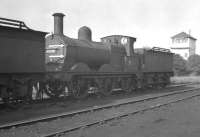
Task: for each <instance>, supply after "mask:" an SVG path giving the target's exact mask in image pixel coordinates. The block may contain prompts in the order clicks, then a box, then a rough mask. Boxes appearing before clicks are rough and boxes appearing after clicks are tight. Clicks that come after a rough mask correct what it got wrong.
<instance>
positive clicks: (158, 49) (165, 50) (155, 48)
mask: <svg viewBox="0 0 200 137" xmlns="http://www.w3.org/2000/svg"><path fill="white" fill-rule="evenodd" d="M152 50H153V51H160V52H167V53H170V50H169V49H165V48H160V47H153V48H152Z"/></svg>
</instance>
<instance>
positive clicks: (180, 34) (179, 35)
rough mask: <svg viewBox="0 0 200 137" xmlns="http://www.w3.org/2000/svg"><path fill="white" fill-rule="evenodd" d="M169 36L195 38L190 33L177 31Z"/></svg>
mask: <svg viewBox="0 0 200 137" xmlns="http://www.w3.org/2000/svg"><path fill="white" fill-rule="evenodd" d="M171 38H172V39H174V38H191V39H193V40H197V39H196V38H194V37H192V36H191V35H190V34H187V33H185V32H181V33H178V34H176V35H174V36H173V37H171Z"/></svg>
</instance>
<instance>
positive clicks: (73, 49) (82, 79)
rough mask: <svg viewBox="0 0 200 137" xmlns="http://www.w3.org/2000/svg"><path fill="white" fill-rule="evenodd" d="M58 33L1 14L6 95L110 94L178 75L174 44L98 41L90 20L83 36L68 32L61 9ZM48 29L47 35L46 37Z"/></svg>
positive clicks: (114, 38) (0, 93)
mask: <svg viewBox="0 0 200 137" xmlns="http://www.w3.org/2000/svg"><path fill="white" fill-rule="evenodd" d="M53 16H54V34H48V35H46V34H47V33H46V32H41V31H35V30H32V29H30V28H28V27H27V26H26V25H25V24H24V23H23V22H21V21H16V20H11V19H5V18H0V20H1V24H2V26H0V48H1V50H0V63H1V64H3V65H2V66H1V67H0V97H1V98H2V100H3V101H4V102H9V101H10V100H19V99H20V100H31V99H32V94H33V90H34V91H36V93H37V94H38V95H39V94H40V93H46V94H47V95H48V96H49V97H52V98H55V97H60V96H61V95H66V94H67V95H68V96H73V97H75V98H84V97H86V96H87V95H88V94H102V95H105V96H107V95H110V94H111V93H112V92H114V91H115V90H122V91H124V92H133V91H134V90H135V89H137V88H146V87H157V86H162V87H164V86H166V85H167V84H169V83H170V77H171V76H173V71H172V63H173V54H172V53H171V52H170V51H169V50H168V49H163V48H158V47H154V48H152V49H134V42H135V41H136V38H134V37H130V36H123V35H111V36H106V37H103V38H101V42H95V41H92V31H91V29H90V28H88V27H86V26H84V27H81V28H80V29H79V31H78V39H73V38H70V37H67V36H65V35H64V34H63V17H64V16H65V15H64V14H62V13H55V14H53ZM45 35H46V37H45Z"/></svg>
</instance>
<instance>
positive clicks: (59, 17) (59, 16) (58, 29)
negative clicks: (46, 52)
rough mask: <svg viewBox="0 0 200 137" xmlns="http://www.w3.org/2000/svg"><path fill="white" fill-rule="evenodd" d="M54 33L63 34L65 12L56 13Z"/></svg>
mask: <svg viewBox="0 0 200 137" xmlns="http://www.w3.org/2000/svg"><path fill="white" fill-rule="evenodd" d="M53 16H54V34H58V35H63V17H64V16H65V14H63V13H54V14H53Z"/></svg>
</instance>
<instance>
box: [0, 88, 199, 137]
mask: <svg viewBox="0 0 200 137" xmlns="http://www.w3.org/2000/svg"><path fill="white" fill-rule="evenodd" d="M198 93H199V91H195V92H193V93H192V95H194V94H198ZM188 95H189V96H191V93H184V95H175V96H173V97H164V98H161V99H160V98H159V99H157V100H153V101H148V102H142V103H136V104H134V105H130V104H129V105H126V106H122V107H119V108H112V109H109V110H107V109H106V110H103V111H101V112H99V111H97V112H92V113H87V114H84V115H76V116H73V117H72V118H62V119H57V120H54V121H52V122H41V123H37V124H35V125H32V126H26V127H20V128H12V129H10V130H5V131H4V130H2V131H0V136H2V137H6V136H9V137H18V136H19V137H26V136H29V137H32V136H33V137H38V136H39V135H42V134H45V133H49V132H53V131H54V132H55V131H57V130H61V129H63V128H70V127H74V126H78V125H80V124H84V123H88V121H93V122H94V121H97V120H101V119H103V118H109V117H111V116H115V115H118V114H123V113H127V112H132V111H133V110H138V109H142V108H147V107H149V106H155V105H157V104H161V103H165V102H168V101H171V100H176V99H177V98H180V97H186V96H188Z"/></svg>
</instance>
